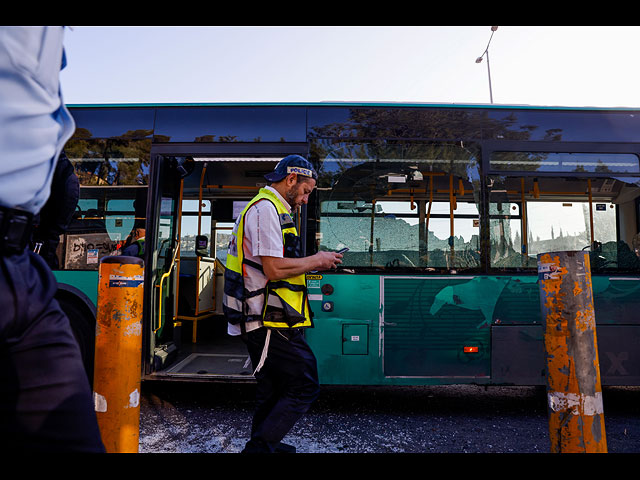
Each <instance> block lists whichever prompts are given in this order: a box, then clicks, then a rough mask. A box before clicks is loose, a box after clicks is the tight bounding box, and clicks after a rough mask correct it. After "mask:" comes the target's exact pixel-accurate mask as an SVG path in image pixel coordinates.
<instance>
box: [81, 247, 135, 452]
mask: <svg viewBox="0 0 640 480" xmlns="http://www.w3.org/2000/svg"><path fill="white" fill-rule="evenodd" d="M143 274H144V263H143V261H142V260H141V259H139V258H136V257H124V256H113V257H105V258H103V259H102V261H101V262H100V268H99V275H100V277H99V281H98V312H97V317H98V318H97V326H96V353H95V367H94V381H93V396H94V402H95V410H96V416H97V418H98V426H99V427H100V434H101V436H102V443H103V444H104V446H105V449H106V451H107V453H137V452H138V441H139V433H140V378H141V368H142V302H143V288H144V281H143V277H144V275H143Z"/></svg>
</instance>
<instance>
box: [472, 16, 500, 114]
mask: <svg viewBox="0 0 640 480" xmlns="http://www.w3.org/2000/svg"><path fill="white" fill-rule="evenodd" d="M496 30H498V27H491V37H489V43H487V48H485V49H484V52H483V53H482V55H480V56H479V57H478V58H476V63H480V62H482V57H484V56H485V55H486V56H487V74H488V75H489V99H490V101H491V103H493V90H492V88H491V67H490V66H489V45H491V39H492V38H493V34H494V33H495V31H496Z"/></svg>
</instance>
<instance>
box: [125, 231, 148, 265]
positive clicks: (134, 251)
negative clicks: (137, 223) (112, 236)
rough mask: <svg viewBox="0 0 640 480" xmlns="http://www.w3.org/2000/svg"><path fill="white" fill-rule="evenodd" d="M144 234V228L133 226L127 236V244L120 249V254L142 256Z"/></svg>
mask: <svg viewBox="0 0 640 480" xmlns="http://www.w3.org/2000/svg"><path fill="white" fill-rule="evenodd" d="M144 236H145V229H144V228H142V227H136V228H134V229H133V231H132V232H131V235H130V238H129V244H128V245H127V246H126V247H125V248H123V249H122V253H121V255H126V256H129V257H139V258H142V257H143V255H144Z"/></svg>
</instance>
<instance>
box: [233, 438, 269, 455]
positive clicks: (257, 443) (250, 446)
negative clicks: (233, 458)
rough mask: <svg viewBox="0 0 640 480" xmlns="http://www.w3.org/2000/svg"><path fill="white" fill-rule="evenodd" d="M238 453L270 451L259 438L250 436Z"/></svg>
mask: <svg viewBox="0 0 640 480" xmlns="http://www.w3.org/2000/svg"><path fill="white" fill-rule="evenodd" d="M240 453H271V449H270V448H269V446H268V445H267V444H266V443H265V442H263V441H262V440H260V439H259V438H252V439H251V440H249V441H248V442H247V443H246V444H245V446H244V449H243V450H242V451H241V452H240Z"/></svg>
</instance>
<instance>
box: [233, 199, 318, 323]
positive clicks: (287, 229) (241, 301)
mask: <svg viewBox="0 0 640 480" xmlns="http://www.w3.org/2000/svg"><path fill="white" fill-rule="evenodd" d="M261 200H268V201H270V202H271V203H273V205H274V206H275V207H276V211H277V212H278V217H279V219H280V227H281V229H282V242H283V244H286V243H287V241H291V239H292V238H293V239H295V241H299V237H298V232H297V230H296V228H295V224H294V222H293V219H292V218H291V215H290V214H289V212H288V211H287V209H286V208H285V206H284V205H283V204H282V202H281V201H280V200H279V199H278V197H277V196H276V195H275V194H274V193H273V192H271V191H269V190H268V189H266V188H261V189H260V191H259V192H258V195H256V196H255V197H254V198H253V199H252V200H251V201H250V202H249V204H248V205H247V206H246V207H245V208H244V210H242V213H241V214H240V216H239V218H238V220H237V221H236V225H235V227H234V229H233V231H232V233H231V240H230V242H229V250H228V253H227V265H226V270H225V275H224V280H225V282H224V295H223V300H222V303H223V310H224V314H225V316H226V317H227V320H228V321H229V322H230V323H232V324H239V323H242V322H244V321H246V316H247V310H246V309H247V304H246V299H247V298H250V297H252V296H256V295H260V294H262V293H265V300H264V307H263V311H262V320H263V324H264V326H266V327H270V328H300V327H310V326H311V325H312V322H311V316H312V313H311V309H310V308H309V300H308V298H307V288H306V277H305V274H304V273H303V274H300V275H296V276H294V277H289V278H285V279H283V280H276V281H269V282H267V285H266V288H264V289H259V290H256V291H252V292H250V291H248V290H247V289H246V288H245V285H244V276H245V275H246V268H259V269H261V266H260V265H258V264H255V263H254V262H250V261H248V260H246V259H245V258H244V251H243V244H242V242H243V239H244V218H245V215H246V213H247V210H249V208H250V207H252V206H253V205H254V204H255V203H256V202H259V201H261ZM287 234H288V235H287ZM288 237H289V239H288ZM298 256H299V254H298ZM270 296H275V297H277V298H279V299H280V303H281V304H282V309H283V310H282V311H283V313H284V314H283V315H282V316H281V317H282V318H280V319H277V318H275V319H274V318H273V315H271V314H269V313H267V305H268V301H269V297H270Z"/></svg>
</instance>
